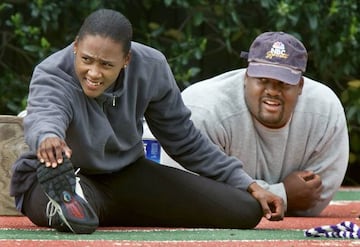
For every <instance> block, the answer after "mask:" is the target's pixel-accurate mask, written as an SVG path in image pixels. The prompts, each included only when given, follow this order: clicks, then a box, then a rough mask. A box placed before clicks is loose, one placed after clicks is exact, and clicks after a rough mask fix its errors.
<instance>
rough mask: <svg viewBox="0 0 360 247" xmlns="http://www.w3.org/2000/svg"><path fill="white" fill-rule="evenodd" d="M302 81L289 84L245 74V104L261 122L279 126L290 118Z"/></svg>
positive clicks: (269, 126) (271, 126)
mask: <svg viewBox="0 0 360 247" xmlns="http://www.w3.org/2000/svg"><path fill="white" fill-rule="evenodd" d="M303 84H304V81H303V79H300V82H299V83H298V84H297V85H290V84H287V83H284V82H281V81H277V80H274V79H270V78H255V77H250V76H248V75H246V76H245V87H244V90H245V101H246V105H247V107H248V109H249V111H250V112H251V114H252V115H253V116H254V118H255V119H256V120H257V121H259V122H260V123H261V124H263V125H265V126H266V127H268V128H281V127H283V126H284V125H285V124H286V123H287V122H288V121H289V120H290V118H291V115H292V113H293V111H294V108H295V106H296V103H297V100H298V97H299V95H301V92H302V88H303Z"/></svg>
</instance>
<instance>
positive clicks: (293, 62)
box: [247, 32, 308, 85]
mask: <svg viewBox="0 0 360 247" xmlns="http://www.w3.org/2000/svg"><path fill="white" fill-rule="evenodd" d="M307 57H308V54H307V51H306V48H305V47H304V45H303V44H302V43H301V42H300V41H299V40H298V39H296V38H295V37H294V36H292V35H290V34H287V33H284V32H265V33H262V34H260V35H259V36H258V37H257V38H256V39H255V40H254V41H253V43H252V44H251V46H250V50H249V53H248V54H247V59H248V62H249V65H248V68H247V73H248V75H249V76H251V77H263V78H272V79H276V80H279V81H282V82H285V83H288V84H291V85H296V84H298V82H299V81H300V78H301V76H302V75H303V73H304V72H305V70H306V63H307Z"/></svg>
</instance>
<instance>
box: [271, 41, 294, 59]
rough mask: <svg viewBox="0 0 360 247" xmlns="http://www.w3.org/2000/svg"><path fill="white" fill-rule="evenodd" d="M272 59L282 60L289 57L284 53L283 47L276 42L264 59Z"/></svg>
mask: <svg viewBox="0 0 360 247" xmlns="http://www.w3.org/2000/svg"><path fill="white" fill-rule="evenodd" d="M273 57H277V58H284V59H286V58H288V57H289V54H287V53H286V49H285V45H284V44H283V43H282V42H280V41H276V42H275V43H274V44H273V45H272V47H271V50H270V51H268V52H267V53H266V58H268V59H272V58H273Z"/></svg>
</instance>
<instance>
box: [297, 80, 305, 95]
mask: <svg viewBox="0 0 360 247" xmlns="http://www.w3.org/2000/svg"><path fill="white" fill-rule="evenodd" d="M303 87H304V77H303V76H302V77H301V79H300V81H299V93H298V95H301V94H302V89H303Z"/></svg>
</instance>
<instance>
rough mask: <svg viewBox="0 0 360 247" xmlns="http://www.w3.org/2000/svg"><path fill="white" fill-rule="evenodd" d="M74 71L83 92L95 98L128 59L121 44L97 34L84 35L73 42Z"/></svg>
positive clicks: (112, 80) (112, 79) (109, 83)
mask: <svg viewBox="0 0 360 247" xmlns="http://www.w3.org/2000/svg"><path fill="white" fill-rule="evenodd" d="M74 52H75V71H76V75H77V77H78V80H79V82H80V84H81V87H82V89H83V91H84V93H85V94H86V95H87V96H88V97H90V98H95V97H98V96H99V95H101V94H102V93H103V92H104V91H105V90H106V89H107V88H109V87H110V86H111V85H112V84H113V83H114V82H115V80H116V79H117V77H118V75H119V73H120V71H121V69H122V68H123V67H124V65H127V64H128V62H129V60H130V55H129V54H124V53H123V50H122V44H120V43H118V42H115V41H113V40H112V39H110V38H104V37H102V36H98V35H86V36H85V37H83V38H82V39H81V40H78V39H77V40H76V41H75V44H74Z"/></svg>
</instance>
